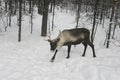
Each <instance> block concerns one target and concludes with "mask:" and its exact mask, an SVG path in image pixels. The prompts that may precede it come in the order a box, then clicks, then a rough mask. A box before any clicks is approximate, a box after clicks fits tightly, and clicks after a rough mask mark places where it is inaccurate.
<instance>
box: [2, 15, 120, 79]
mask: <svg viewBox="0 0 120 80" xmlns="http://www.w3.org/2000/svg"><path fill="white" fill-rule="evenodd" d="M15 20H16V19H15V17H13V22H15ZM28 20H29V19H28V16H24V18H23V27H22V41H21V42H20V43H18V42H17V35H18V31H17V28H18V27H17V25H16V24H14V23H13V24H12V25H13V26H12V28H11V29H9V28H8V31H7V32H1V33H0V80H120V45H119V44H120V43H119V42H117V41H116V42H114V41H113V42H112V43H111V47H110V48H109V49H106V48H105V46H103V43H104V39H105V31H104V30H103V28H101V26H100V27H98V31H97V34H96V38H95V42H94V43H95V51H96V55H97V57H96V58H93V57H92V50H91V48H90V47H88V48H87V51H86V57H81V55H82V53H83V49H84V47H83V46H82V44H81V45H78V46H76V47H74V46H73V47H72V50H71V58H70V59H65V57H66V55H67V48H66V47H62V49H61V50H60V51H59V52H58V54H57V56H56V59H55V62H54V63H51V62H50V58H51V57H52V56H53V53H51V52H50V51H49V43H48V42H47V41H45V39H46V38H44V37H41V36H40V27H41V16H39V15H35V16H34V29H33V34H32V35H31V34H30V24H29V21H28ZM80 21H81V22H82V24H80V25H81V27H82V26H84V27H86V28H89V29H90V30H91V27H90V26H91V24H88V22H87V21H85V19H84V18H82V17H81V20H80ZM83 23H84V24H83ZM55 26H57V27H55V31H54V32H53V33H51V35H53V36H57V34H58V33H59V30H63V29H66V28H73V27H75V16H74V15H72V14H69V13H67V14H66V13H57V14H56V16H55ZM118 31H119V30H118ZM118 37H119V36H118Z"/></svg>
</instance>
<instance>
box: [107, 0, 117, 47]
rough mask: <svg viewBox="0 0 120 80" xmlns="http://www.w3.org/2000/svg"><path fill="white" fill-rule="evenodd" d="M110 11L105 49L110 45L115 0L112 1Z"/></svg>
mask: <svg viewBox="0 0 120 80" xmlns="http://www.w3.org/2000/svg"><path fill="white" fill-rule="evenodd" d="M112 3H113V4H112V10H111V17H110V24H109V30H108V36H107V46H106V48H109V43H110V37H111V27H112V21H113V17H114V12H115V3H116V1H115V0H112Z"/></svg>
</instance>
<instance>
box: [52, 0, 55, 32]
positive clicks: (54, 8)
mask: <svg viewBox="0 0 120 80" xmlns="http://www.w3.org/2000/svg"><path fill="white" fill-rule="evenodd" d="M53 1H54V2H53V15H52V31H53V28H54V16H55V0H53Z"/></svg>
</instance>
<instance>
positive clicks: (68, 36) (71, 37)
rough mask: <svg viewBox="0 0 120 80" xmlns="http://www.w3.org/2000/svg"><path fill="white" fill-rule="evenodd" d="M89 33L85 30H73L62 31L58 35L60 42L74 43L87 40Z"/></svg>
mask: <svg viewBox="0 0 120 80" xmlns="http://www.w3.org/2000/svg"><path fill="white" fill-rule="evenodd" d="M89 35H90V32H89V30H88V29H86V28H75V29H67V30H63V31H62V32H61V34H60V37H61V38H60V39H62V40H61V41H73V42H74V41H76V40H78V39H80V38H81V39H85V38H89Z"/></svg>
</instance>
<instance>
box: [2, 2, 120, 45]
mask: <svg viewBox="0 0 120 80" xmlns="http://www.w3.org/2000/svg"><path fill="white" fill-rule="evenodd" d="M35 8H37V9H38V14H39V15H42V16H43V18H42V22H41V23H42V25H41V36H46V35H47V34H48V33H47V30H48V26H47V22H48V14H50V13H51V14H52V21H51V24H52V25H51V26H50V28H49V29H51V30H52V31H53V29H54V15H55V8H58V9H59V10H61V11H62V10H66V13H68V11H69V13H70V12H72V11H74V13H75V14H76V26H75V28H78V27H79V20H80V13H87V15H86V16H87V17H88V18H90V20H91V22H92V24H93V25H92V32H91V40H92V42H93V40H94V37H95V33H96V29H97V25H98V24H103V26H102V27H104V23H105V22H104V21H105V19H108V20H109V27H108V30H107V32H106V42H105V44H106V47H109V41H110V38H112V39H113V38H114V35H115V30H116V27H117V26H118V27H120V21H119V18H120V14H119V13H120V1H119V0H105V1H104V0H1V1H0V17H1V21H0V22H1V23H2V24H1V27H0V30H3V29H4V31H7V28H8V27H11V26H12V25H11V22H12V20H11V18H12V17H13V16H17V18H18V19H17V24H18V26H19V32H18V34H19V35H18V36H19V38H18V41H21V32H22V31H21V28H22V26H21V24H22V16H23V15H29V16H30V25H31V31H30V32H31V34H32V28H33V15H34V9H35ZM4 17H5V18H6V19H3V18H4ZM49 31H50V30H49Z"/></svg>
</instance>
